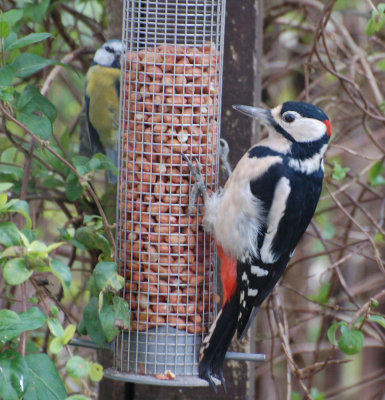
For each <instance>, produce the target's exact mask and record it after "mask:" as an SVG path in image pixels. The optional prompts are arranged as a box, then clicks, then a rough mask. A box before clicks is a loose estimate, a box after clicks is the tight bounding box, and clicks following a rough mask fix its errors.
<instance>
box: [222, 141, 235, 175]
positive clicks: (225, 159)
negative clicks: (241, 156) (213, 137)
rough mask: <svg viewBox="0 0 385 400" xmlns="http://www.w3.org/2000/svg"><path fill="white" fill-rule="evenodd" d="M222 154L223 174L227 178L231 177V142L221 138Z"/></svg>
mask: <svg viewBox="0 0 385 400" xmlns="http://www.w3.org/2000/svg"><path fill="white" fill-rule="evenodd" d="M219 143H220V146H221V147H220V156H219V165H220V169H221V172H222V174H223V175H224V177H225V178H226V179H227V178H229V177H230V175H231V173H232V170H231V167H230V163H229V152H230V149H229V144H228V143H227V142H226V140H225V139H220V141H219Z"/></svg>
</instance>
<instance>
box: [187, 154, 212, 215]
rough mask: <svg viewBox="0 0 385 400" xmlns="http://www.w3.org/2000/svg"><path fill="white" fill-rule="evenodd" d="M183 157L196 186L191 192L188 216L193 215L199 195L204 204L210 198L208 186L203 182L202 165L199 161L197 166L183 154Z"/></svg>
mask: <svg viewBox="0 0 385 400" xmlns="http://www.w3.org/2000/svg"><path fill="white" fill-rule="evenodd" d="M182 157H183V158H184V160H185V161H186V162H187V165H188V167H189V169H190V174H191V175H192V176H193V177H194V179H195V183H194V186H193V188H192V190H191V193H190V201H189V205H188V212H187V215H191V214H192V211H193V210H194V208H195V204H196V200H197V198H198V196H199V193H200V194H201V195H202V196H203V200H204V202H206V199H207V197H208V194H207V191H206V185H205V183H204V181H203V178H202V174H201V165H200V163H199V161H198V160H197V161H196V166H194V164H193V163H192V162H191V161H190V160H189V159H188V158H187V156H186V155H185V154H183V153H182Z"/></svg>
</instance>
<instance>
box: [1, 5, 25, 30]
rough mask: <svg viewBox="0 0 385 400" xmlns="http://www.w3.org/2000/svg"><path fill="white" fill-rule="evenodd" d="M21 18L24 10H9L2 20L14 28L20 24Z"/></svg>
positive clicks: (2, 16)
mask: <svg viewBox="0 0 385 400" xmlns="http://www.w3.org/2000/svg"><path fill="white" fill-rule="evenodd" d="M21 18H23V10H19V9H13V10H9V11H7V12H5V13H3V14H2V15H1V19H2V20H3V21H6V22H7V23H8V25H9V26H11V27H12V26H13V25H15V24H16V22H18V21H19V20H20V19H21Z"/></svg>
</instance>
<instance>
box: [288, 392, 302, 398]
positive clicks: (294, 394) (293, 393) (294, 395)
mask: <svg viewBox="0 0 385 400" xmlns="http://www.w3.org/2000/svg"><path fill="white" fill-rule="evenodd" d="M290 400H301V396H300V395H299V393H298V392H291V395H290Z"/></svg>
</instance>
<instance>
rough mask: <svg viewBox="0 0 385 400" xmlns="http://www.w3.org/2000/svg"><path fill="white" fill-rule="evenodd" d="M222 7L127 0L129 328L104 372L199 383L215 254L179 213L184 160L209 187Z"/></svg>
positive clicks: (184, 201) (123, 212) (215, 1)
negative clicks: (198, 167) (196, 168)
mask: <svg viewBox="0 0 385 400" xmlns="http://www.w3.org/2000/svg"><path fill="white" fill-rule="evenodd" d="M224 9H225V1H222V0H184V1H180V0H164V1H162V0H157V1H155V0H152V1H146V0H132V1H128V0H126V2H125V6H124V23H123V25H124V32H123V45H124V48H125V49H126V51H125V54H124V58H123V60H122V82H121V85H122V87H121V121H120V127H121V139H120V149H119V183H118V211H117V229H116V237H117V254H116V258H117V262H118V265H119V268H120V272H121V274H122V275H123V276H124V278H125V282H126V285H125V290H124V296H125V298H126V300H127V302H128V304H129V305H130V308H131V316H130V325H129V329H128V330H127V331H123V332H122V333H121V334H120V335H119V336H118V338H117V339H116V341H115V345H114V367H113V369H110V370H109V371H108V374H107V375H109V376H110V377H112V378H115V379H122V380H126V381H131V382H137V383H147V384H158V385H162V384H164V385H178V386H205V385H206V384H207V383H206V381H204V380H201V379H199V378H198V352H199V348H200V345H201V343H202V340H203V337H204V336H205V335H206V334H207V333H208V330H209V327H210V325H211V324H212V322H213V320H214V318H215V314H216V304H217V302H218V299H217V297H218V295H216V293H217V285H216V281H217V277H216V251H215V246H214V244H213V240H212V237H211V235H210V234H208V233H205V232H204V231H203V229H202V227H201V223H202V211H203V207H202V206H203V205H202V203H201V200H200V201H198V203H197V205H196V207H195V209H194V210H193V212H192V214H190V215H187V211H188V204H189V194H190V191H191V189H192V183H193V182H192V180H191V177H190V172H189V168H188V166H187V164H186V161H185V160H184V159H183V157H182V153H184V154H185V155H186V156H187V157H188V158H189V159H190V160H192V161H193V162H194V161H199V163H200V165H201V173H202V177H203V179H204V181H205V183H206V186H207V189H208V191H209V192H210V191H215V190H216V189H217V172H218V160H219V157H218V143H219V130H220V112H221V91H222V87H221V79H222V55H223V36H224Z"/></svg>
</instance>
